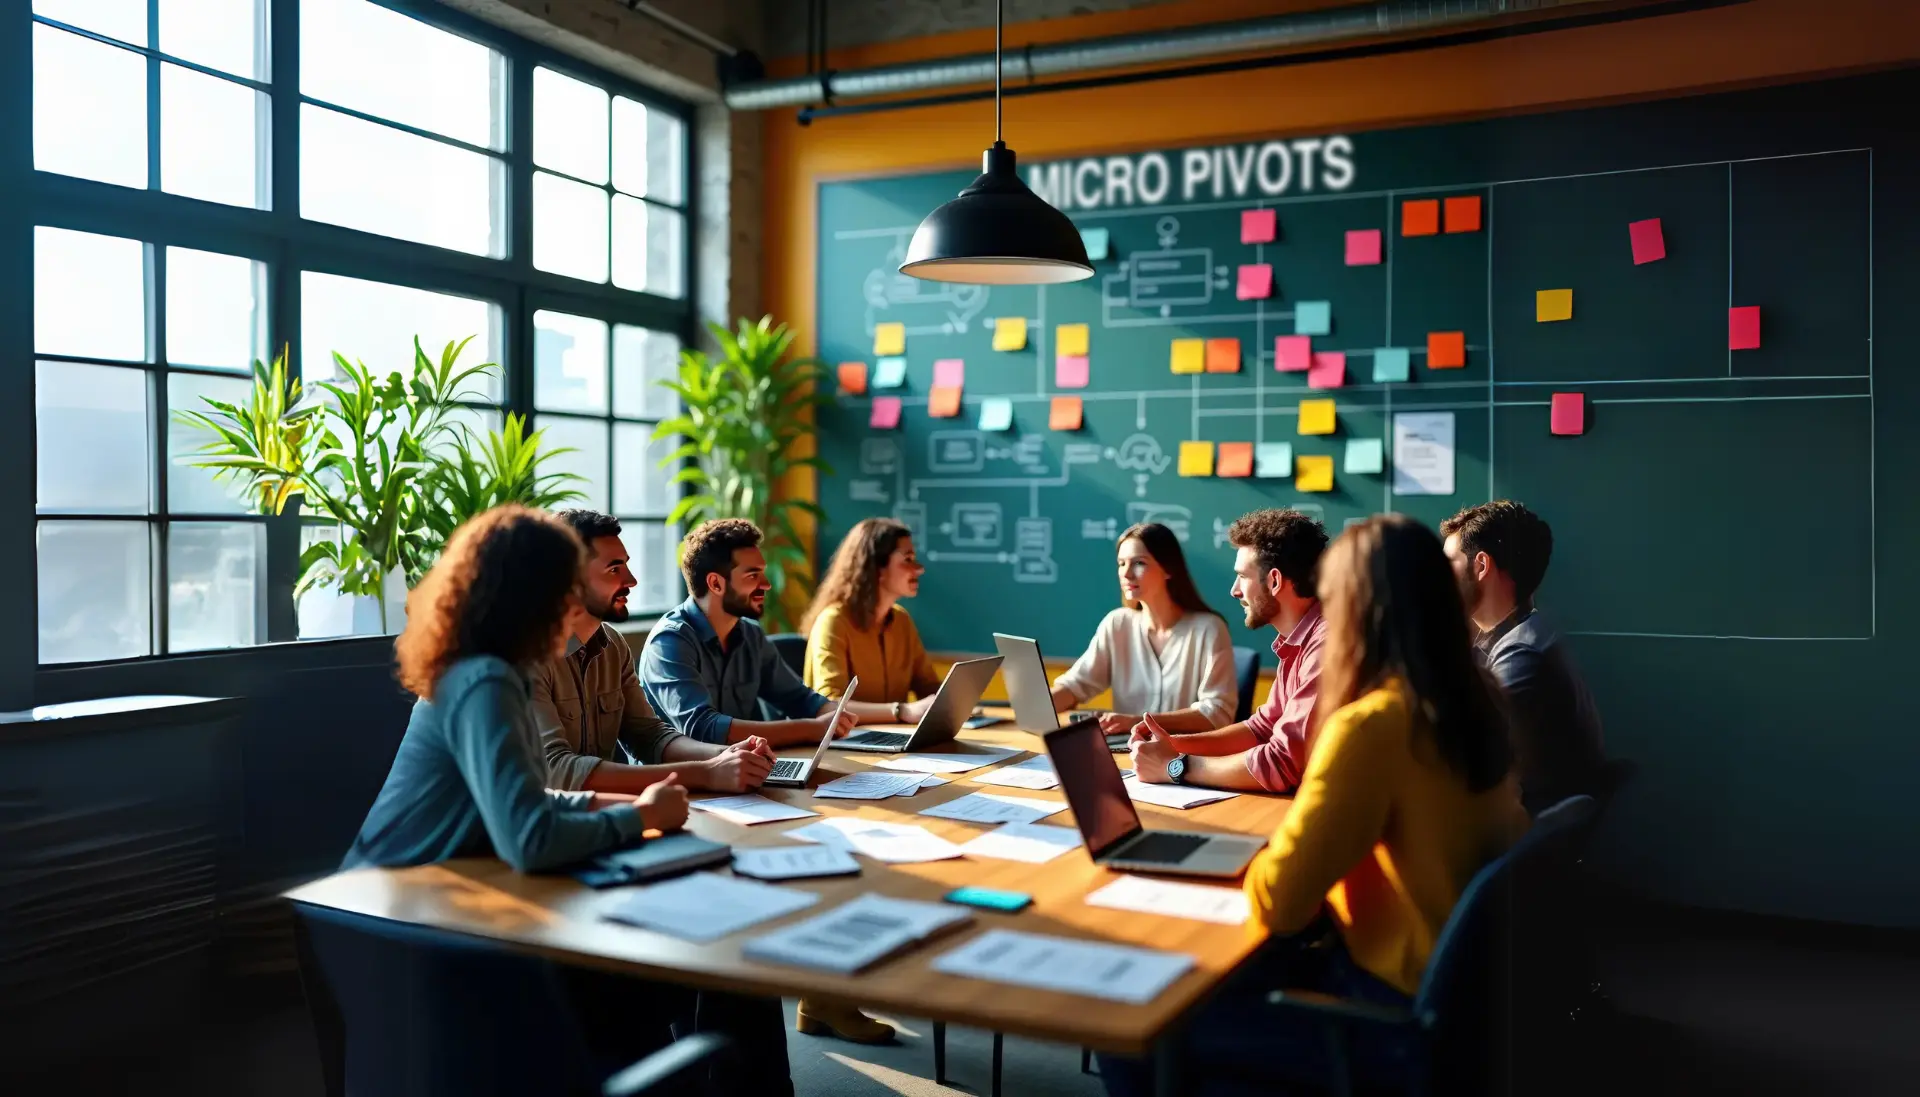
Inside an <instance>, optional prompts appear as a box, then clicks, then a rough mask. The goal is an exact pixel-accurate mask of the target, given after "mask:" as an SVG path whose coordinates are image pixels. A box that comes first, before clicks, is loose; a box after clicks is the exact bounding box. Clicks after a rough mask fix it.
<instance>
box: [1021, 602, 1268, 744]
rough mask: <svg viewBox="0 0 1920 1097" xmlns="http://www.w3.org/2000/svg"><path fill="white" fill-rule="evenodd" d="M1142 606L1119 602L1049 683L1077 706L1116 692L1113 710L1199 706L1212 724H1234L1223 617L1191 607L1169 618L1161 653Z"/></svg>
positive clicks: (1234, 689) (1229, 641)
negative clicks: (1103, 692)
mask: <svg viewBox="0 0 1920 1097" xmlns="http://www.w3.org/2000/svg"><path fill="white" fill-rule="evenodd" d="M1152 628H1153V619H1152V618H1151V617H1149V616H1148V615H1147V611H1146V610H1144V609H1138V610H1133V609H1127V608H1126V607H1125V606H1122V607H1121V608H1119V609H1116V610H1114V611H1113V612H1112V613H1109V614H1107V616H1106V619H1105V620H1103V621H1101V622H1100V627H1099V628H1098V629H1096V630H1095V631H1094V634H1093V643H1091V644H1089V645H1088V646H1087V650H1086V651H1085V652H1083V653H1081V656H1080V658H1078V659H1076V660H1074V664H1073V666H1072V667H1070V668H1068V670H1067V672H1066V673H1065V674H1063V675H1061V676H1060V678H1059V680H1058V681H1056V682H1054V688H1055V689H1062V690H1066V691H1067V692H1068V693H1070V694H1072V695H1073V697H1074V701H1075V703H1076V704H1078V703H1083V702H1085V701H1086V700H1087V699H1088V698H1089V697H1093V696H1096V695H1098V694H1099V693H1100V691H1101V690H1104V689H1111V690H1113V707H1114V711H1116V712H1125V713H1132V714H1145V713H1149V712H1175V711H1178V710H1180V709H1183V708H1188V707H1192V708H1195V709H1198V710H1199V711H1200V712H1201V713H1202V714H1203V715H1205V716H1206V718H1207V721H1208V722H1209V723H1211V724H1212V725H1213V726H1214V727H1217V728H1219V727H1225V726H1227V725H1228V724H1231V723H1232V722H1233V716H1234V709H1235V707H1236V704H1237V702H1238V700H1239V696H1238V693H1239V689H1238V683H1237V682H1236V681H1235V679H1234V674H1233V638H1232V637H1231V636H1230V635H1229V634H1228V632H1227V623H1226V622H1225V621H1222V620H1221V619H1220V618H1218V617H1216V616H1214V615H1213V614H1211V613H1189V614H1187V615H1185V616H1184V617H1182V618H1180V620H1179V621H1177V622H1175V623H1174V626H1173V634H1172V635H1171V636H1169V637H1167V644H1166V647H1165V648H1164V649H1162V650H1161V652H1160V654H1158V655H1155V654H1154V652H1153V642H1152V640H1150V639H1149V638H1148V635H1147V634H1148V632H1149V631H1150V630H1151V629H1152Z"/></svg>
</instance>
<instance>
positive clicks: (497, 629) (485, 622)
mask: <svg viewBox="0 0 1920 1097" xmlns="http://www.w3.org/2000/svg"><path fill="white" fill-rule="evenodd" d="M582 558H583V553H582V549H581V547H580V539H579V538H578V537H576V536H575V535H574V533H573V531H572V530H571V529H569V528H568V527H567V525H566V524H565V523H564V522H562V521H560V520H559V519H558V518H555V517H553V516H552V515H548V514H543V513H540V512H537V511H532V510H528V509H527V508H525V507H519V506H504V507H496V508H494V509H493V510H490V511H487V512H486V513H485V514H481V515H479V516H477V517H475V518H473V519H472V520H470V521H468V522H467V523H466V524H465V525H463V526H461V527H460V528H459V529H457V530H455V531H454V534H453V536H452V537H451V538H450V539H448V541H447V547H446V551H445V552H444V553H442V554H441V557H440V560H439V562H438V563H436V564H434V566H433V570H432V571H429V572H428V573H427V577H426V578H425V579H422V580H421V581H420V585H419V586H417V587H415V588H414V590H413V593H412V594H411V595H409V596H408V598H407V627H406V629H405V631H403V632H402V633H401V634H400V638H399V639H398V640H397V641H396V642H395V643H394V651H395V654H396V656H397V657H398V662H399V678H400V684H401V685H403V686H405V687H406V688H407V689H408V690H409V691H410V692H411V693H413V695H414V696H415V697H418V698H419V700H418V701H416V702H415V703H414V706H413V716H412V718H411V719H410V720H409V721H408V722H407V731H406V735H405V736H404V737H403V738H402V739H401V741H400V749H399V751H398V752H397V753H396V754H395V755H394V759H393V768H392V769H391V770H389V771H388V773H387V782H386V784H385V786H383V787H382V788H381V790H380V795H379V797H378V798H376V799H375V800H374V803H373V809H372V810H371V811H369V812H368V813H367V820H366V822H365V823H364V824H362V825H361V828H360V834H359V836H358V837H356V838H355V839H354V841H353V848H352V850H351V851H349V852H348V854H347V859H346V866H345V867H347V868H355V867H359V866H362V865H420V864H431V863H434V862H437V861H444V860H447V859H449V858H453V857H467V856H488V855H494V856H498V857H499V858H500V859H501V860H503V861H505V862H507V863H508V864H509V865H512V866H513V868H514V869H515V870H516V871H520V872H540V871H543V870H547V869H555V868H559V867H561V866H563V865H567V864H570V863H572V862H575V861H579V860H581V859H582V858H585V857H588V856H591V855H592V854H595V853H598V852H600V851H602V850H605V849H610V848H612V847H615V846H619V845H622V844H625V843H627V842H629V841H632V840H634V839H637V838H639V837H640V835H641V832H642V831H644V830H646V829H647V828H649V827H652V828H655V829H659V830H671V829H674V828H676V827H679V826H680V825H682V824H683V823H685V822H686V817H687V794H686V790H685V789H683V788H681V787H679V786H678V785H677V784H676V783H674V781H673V780H672V779H671V778H670V779H669V780H667V781H664V782H661V783H660V784H658V785H655V786H653V787H651V788H649V789H647V790H646V792H645V793H643V794H642V795H641V796H640V797H639V799H638V800H637V801H634V800H631V799H630V798H628V797H613V796H605V795H601V796H597V797H596V795H595V794H593V793H564V792H553V793H549V792H548V791H547V789H546V787H545V786H546V779H547V765H546V757H545V755H544V754H543V753H542V751H541V744H540V731H539V728H538V727H537V726H536V725H535V723H534V718H533V709H532V704H531V700H530V694H529V693H528V687H527V679H526V668H527V667H530V666H532V665H534V664H536V663H538V662H541V661H543V660H547V659H555V658H558V657H559V656H560V655H561V653H562V652H563V651H564V650H565V646H566V638H567V637H566V631H565V622H566V619H567V613H568V611H569V610H570V609H572V608H573V607H574V606H575V605H576V604H577V602H578V600H579V597H580V595H579V588H580V566H581V560H582ZM601 804H606V805H611V806H607V807H606V809H605V810H603V811H592V810H588V809H590V808H591V807H594V806H597V805H601Z"/></svg>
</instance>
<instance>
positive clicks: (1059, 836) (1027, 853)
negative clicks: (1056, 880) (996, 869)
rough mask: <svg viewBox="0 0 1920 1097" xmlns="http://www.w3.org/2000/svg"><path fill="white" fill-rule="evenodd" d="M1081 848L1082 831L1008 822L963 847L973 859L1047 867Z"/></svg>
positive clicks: (1043, 824) (1039, 824)
mask: <svg viewBox="0 0 1920 1097" xmlns="http://www.w3.org/2000/svg"><path fill="white" fill-rule="evenodd" d="M1079 845H1080V832H1079V831H1077V830H1075V829H1073V828H1072V827H1055V826H1048V825H1047V824H1045V823H1008V824H1007V825H1006V826H1004V827H1000V828H999V829H997V830H990V831H988V832H986V833H985V834H982V835H981V836H980V837H978V838H975V839H974V840H973V841H971V842H968V843H967V844H965V845H963V846H961V847H960V852H962V853H964V854H966V855H967V856H969V857H997V858H999V859H1000V860H1002V861H1025V862H1027V863H1028V864H1030V865H1038V864H1044V863H1045V862H1047V861H1051V860H1053V859H1054V858H1055V857H1058V856H1060V855H1061V854H1062V853H1065V852H1067V851H1068V850H1070V849H1075V848H1077V847H1078V846H1079Z"/></svg>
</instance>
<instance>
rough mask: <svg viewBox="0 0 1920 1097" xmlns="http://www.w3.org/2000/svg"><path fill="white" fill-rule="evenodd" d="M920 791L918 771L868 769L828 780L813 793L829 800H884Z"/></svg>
mask: <svg viewBox="0 0 1920 1097" xmlns="http://www.w3.org/2000/svg"><path fill="white" fill-rule="evenodd" d="M919 791H920V774H918V773H886V772H883V771H879V770H871V769H866V770H861V771H860V772H859V773H849V774H847V775H846V776H845V777H841V778H839V779H838V780H833V781H828V782H827V783H826V784H824V785H821V786H820V787H819V788H816V789H814V790H813V794H814V795H815V796H818V797H825V798H827V799H829V800H835V799H838V800H884V799H886V798H887V797H889V796H910V795H912V794H913V793H916V792H919Z"/></svg>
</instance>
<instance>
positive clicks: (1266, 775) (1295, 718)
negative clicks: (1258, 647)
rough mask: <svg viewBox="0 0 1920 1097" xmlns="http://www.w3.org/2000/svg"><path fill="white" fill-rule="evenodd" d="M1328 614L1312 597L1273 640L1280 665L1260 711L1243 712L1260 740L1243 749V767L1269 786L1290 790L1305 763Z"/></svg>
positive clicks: (1261, 784) (1318, 686) (1302, 770)
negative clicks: (1295, 619) (1300, 614)
mask: <svg viewBox="0 0 1920 1097" xmlns="http://www.w3.org/2000/svg"><path fill="white" fill-rule="evenodd" d="M1326 636H1327V619H1326V618H1325V617H1322V616H1321V615H1320V603H1318V602H1315V603H1314V604H1313V608H1312V609H1310V610H1308V611H1307V615H1306V616H1305V617H1302V618H1300V622H1299V623H1298V624H1296V625H1294V626H1293V629H1292V631H1290V632H1288V633H1287V634H1286V635H1285V636H1282V637H1281V638H1280V639H1278V640H1275V641H1274V642H1273V653H1274V654H1275V655H1277V656H1279V657H1280V669H1279V671H1278V672H1277V673H1276V674H1274V676H1273V690H1272V692H1270V693H1268V694H1267V703H1266V704H1264V705H1261V706H1260V711H1258V712H1256V713H1254V714H1253V715H1252V716H1250V717H1248V718H1247V730H1248V731H1251V732H1253V734H1254V737H1255V738H1257V739H1259V740H1260V745H1259V746H1257V747H1255V748H1253V749H1252V750H1250V751H1248V752H1247V772H1248V773H1250V774H1252V775H1253V779H1254V780H1255V781H1258V782H1259V783H1260V787H1261V788H1263V789H1266V790H1267V791H1268V792H1292V791H1293V790H1294V789H1295V788H1298V787H1299V785H1300V774H1301V773H1302V772H1304V771H1305V770H1306V768H1307V729H1308V726H1309V725H1310V724H1311V723H1312V721H1313V702H1314V699H1315V697H1316V696H1317V695H1318V694H1319V692H1320V647H1321V644H1322V643H1323V642H1324V641H1325V640H1326Z"/></svg>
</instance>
